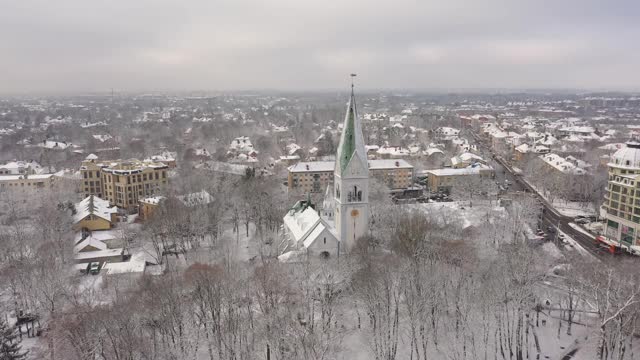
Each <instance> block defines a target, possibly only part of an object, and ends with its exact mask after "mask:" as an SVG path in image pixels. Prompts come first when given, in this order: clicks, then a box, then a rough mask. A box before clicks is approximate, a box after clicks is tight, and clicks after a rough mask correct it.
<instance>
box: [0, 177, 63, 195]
mask: <svg viewBox="0 0 640 360" xmlns="http://www.w3.org/2000/svg"><path fill="white" fill-rule="evenodd" d="M54 183H55V180H54V176H51V177H48V178H46V179H42V178H40V179H36V178H30V177H29V176H27V178H26V179H25V178H20V179H13V178H12V179H2V178H1V177H0V191H21V192H25V191H35V190H41V189H51V188H52V187H53V185H54Z"/></svg>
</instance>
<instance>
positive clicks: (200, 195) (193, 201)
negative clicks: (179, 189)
mask: <svg viewBox="0 0 640 360" xmlns="http://www.w3.org/2000/svg"><path fill="white" fill-rule="evenodd" d="M178 200H180V201H181V202H182V203H183V204H184V205H185V206H188V207H192V206H197V205H206V204H209V203H211V202H212V201H213V196H211V194H209V193H208V192H207V191H206V190H202V191H199V192H196V193H191V194H186V195H181V196H178Z"/></svg>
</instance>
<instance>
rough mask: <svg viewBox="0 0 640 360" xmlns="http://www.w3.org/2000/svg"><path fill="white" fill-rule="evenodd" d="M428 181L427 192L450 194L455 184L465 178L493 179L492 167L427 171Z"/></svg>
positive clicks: (480, 165)
mask: <svg viewBox="0 0 640 360" xmlns="http://www.w3.org/2000/svg"><path fill="white" fill-rule="evenodd" d="M426 173H427V177H428V180H429V190H430V191H432V192H450V191H451V189H452V188H453V187H454V186H455V184H456V182H458V181H460V180H461V179H467V178H472V177H476V178H487V179H490V178H493V176H494V170H493V168H492V167H490V166H487V165H482V164H477V165H475V166H470V167H466V168H461V169H453V168H445V169H435V170H427V171H426Z"/></svg>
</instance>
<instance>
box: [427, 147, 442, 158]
mask: <svg viewBox="0 0 640 360" xmlns="http://www.w3.org/2000/svg"><path fill="white" fill-rule="evenodd" d="M424 152H425V154H427V156H431V155H433V154H444V151H442V150H440V149H438V148H432V147H430V148H428V149H427V150H425V151H424Z"/></svg>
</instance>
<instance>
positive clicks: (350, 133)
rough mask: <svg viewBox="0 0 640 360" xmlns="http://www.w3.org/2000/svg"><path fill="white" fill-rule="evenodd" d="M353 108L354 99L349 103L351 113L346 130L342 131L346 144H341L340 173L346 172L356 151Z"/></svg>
mask: <svg viewBox="0 0 640 360" xmlns="http://www.w3.org/2000/svg"><path fill="white" fill-rule="evenodd" d="M353 106H354V104H353V97H352V98H351V101H350V102H349V109H348V110H347V111H348V112H349V115H348V120H347V123H346V126H345V128H344V129H342V131H343V137H342V139H343V140H344V142H343V143H342V144H341V145H342V147H341V148H340V158H339V159H338V161H339V164H340V172H343V171H344V169H345V168H346V167H347V165H348V164H349V160H351V157H352V156H353V153H354V152H355V151H356V137H355V136H356V134H355V133H356V131H355V110H354V108H353Z"/></svg>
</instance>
